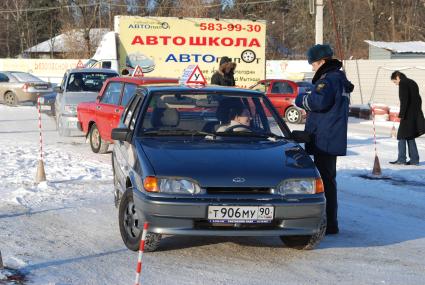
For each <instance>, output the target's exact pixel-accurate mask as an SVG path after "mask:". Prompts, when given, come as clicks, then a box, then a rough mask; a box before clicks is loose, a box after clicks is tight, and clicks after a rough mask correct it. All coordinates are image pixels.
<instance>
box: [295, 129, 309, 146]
mask: <svg viewBox="0 0 425 285" xmlns="http://www.w3.org/2000/svg"><path fill="white" fill-rule="evenodd" d="M291 134H292V138H293V139H294V141H296V142H297V143H309V142H311V134H310V133H308V132H306V131H292V133H291Z"/></svg>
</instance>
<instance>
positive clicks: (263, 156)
mask: <svg viewBox="0 0 425 285" xmlns="http://www.w3.org/2000/svg"><path fill="white" fill-rule="evenodd" d="M136 147H137V148H138V149H140V150H141V151H144V153H145V154H146V157H147V158H148V160H149V162H150V164H151V166H152V168H153V171H154V172H155V175H156V176H158V177H159V176H173V177H187V178H192V179H194V180H196V181H197V182H198V183H199V184H200V185H201V187H276V186H277V185H278V184H279V183H280V182H281V181H282V180H284V179H287V178H294V177H296V178H301V177H316V176H317V175H318V174H317V172H316V169H315V167H314V164H313V162H312V161H311V159H310V157H309V156H308V155H307V154H306V153H305V151H304V150H303V149H302V148H301V147H300V146H299V145H298V144H295V143H292V142H288V141H285V140H281V141H277V142H271V141H263V142H259V141H255V142H247V143H230V142H229V143H226V142H216V141H214V142H206V141H204V140H201V141H191V140H190V141H189V142H188V141H165V140H164V141H163V140H162V139H160V140H159V141H158V140H157V139H147V138H143V140H142V139H138V140H137V142H136ZM234 178H243V179H237V180H239V181H241V180H243V181H244V182H234V181H233V180H234Z"/></svg>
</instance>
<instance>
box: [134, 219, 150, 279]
mask: <svg viewBox="0 0 425 285" xmlns="http://www.w3.org/2000/svg"><path fill="white" fill-rule="evenodd" d="M148 227H149V223H147V222H146V223H144V224H143V232H142V240H141V241H140V246H139V257H138V259H137V268H136V281H135V282H134V284H135V285H140V276H141V275H142V256H143V252H144V251H145V239H146V234H147V233H148Z"/></svg>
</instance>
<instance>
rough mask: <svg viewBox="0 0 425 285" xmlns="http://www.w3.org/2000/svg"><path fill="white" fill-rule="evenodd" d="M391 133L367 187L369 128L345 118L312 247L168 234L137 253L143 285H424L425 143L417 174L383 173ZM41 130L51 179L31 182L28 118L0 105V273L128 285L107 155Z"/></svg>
mask: <svg viewBox="0 0 425 285" xmlns="http://www.w3.org/2000/svg"><path fill="white" fill-rule="evenodd" d="M392 125H393V124H392V123H388V122H377V134H378V137H377V143H378V155H379V159H380V163H381V167H382V171H383V174H384V176H385V177H389V178H391V179H389V180H368V179H364V178H361V177H360V176H361V175H365V174H369V173H371V171H372V167H373V161H374V148H373V139H372V137H371V133H372V125H371V121H363V120H358V119H350V128H349V148H348V156H346V157H340V158H338V178H337V179H338V187H339V201H340V227H341V233H340V234H339V235H336V236H326V238H325V239H324V240H323V241H322V243H321V244H320V246H319V247H318V248H317V249H316V250H313V251H297V250H292V249H289V248H286V247H285V246H283V245H282V243H281V242H280V240H279V239H278V238H268V237H264V238H220V237H173V236H170V237H165V238H164V239H163V241H162V243H161V249H160V251H158V252H155V253H148V254H145V255H144V260H143V261H144V267H143V274H142V281H143V284H423V281H424V280H425V260H424V258H423V256H424V254H425V171H424V170H425V163H424V160H425V138H420V139H418V140H417V144H418V148H419V153H420V156H421V158H422V162H421V164H420V166H393V165H390V164H388V162H389V161H391V160H394V159H395V158H396V155H397V141H396V140H395V139H392V138H390V131H391V127H392ZM292 127H294V128H298V129H299V128H302V126H291V128H292ZM396 127H397V125H396ZM43 130H44V133H43V140H44V142H45V146H44V155H45V170H46V176H47V182H43V183H41V184H39V185H36V184H35V183H34V178H35V174H36V169H37V164H38V159H39V152H38V149H39V146H38V141H39V133H38V130H37V113H36V110H35V108H34V107H31V106H22V107H15V108H12V107H6V106H2V105H0V144H1V145H2V146H3V147H2V148H1V149H0V165H1V167H2V168H1V172H0V250H1V252H2V256H3V261H4V263H5V265H6V266H8V267H13V268H17V269H19V270H20V271H21V272H24V273H26V274H27V278H28V280H29V281H28V284H57V285H59V284H61V285H65V284H132V283H133V282H134V277H135V273H134V271H135V267H136V262H137V253H134V252H131V251H128V250H127V249H126V248H125V246H124V245H123V243H122V241H121V237H120V234H119V230H118V224H117V210H116V209H115V207H114V206H113V195H112V191H111V190H112V171H111V166H110V154H106V155H97V154H93V153H92V152H91V150H90V147H89V145H88V144H86V143H85V138H84V137H82V136H80V135H78V134H76V135H75V136H73V137H70V138H61V137H59V136H58V134H57V132H56V130H55V125H54V121H53V120H52V119H51V118H49V117H47V116H45V115H43ZM5 274H6V273H5V271H0V280H1V279H2V277H1V276H2V275H3V276H4V275H5ZM3 279H4V277H3ZM0 284H1V281H0Z"/></svg>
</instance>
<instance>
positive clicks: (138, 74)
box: [131, 65, 143, 77]
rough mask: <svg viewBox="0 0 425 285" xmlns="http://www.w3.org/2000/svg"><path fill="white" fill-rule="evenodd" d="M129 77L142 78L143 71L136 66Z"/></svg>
mask: <svg viewBox="0 0 425 285" xmlns="http://www.w3.org/2000/svg"><path fill="white" fill-rule="evenodd" d="M131 76H138V77H143V70H142V68H141V67H140V65H137V66H136V68H135V69H134V70H133V74H132V75H131Z"/></svg>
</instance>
